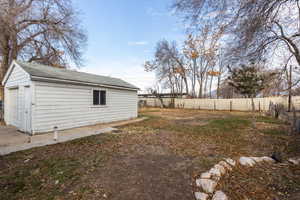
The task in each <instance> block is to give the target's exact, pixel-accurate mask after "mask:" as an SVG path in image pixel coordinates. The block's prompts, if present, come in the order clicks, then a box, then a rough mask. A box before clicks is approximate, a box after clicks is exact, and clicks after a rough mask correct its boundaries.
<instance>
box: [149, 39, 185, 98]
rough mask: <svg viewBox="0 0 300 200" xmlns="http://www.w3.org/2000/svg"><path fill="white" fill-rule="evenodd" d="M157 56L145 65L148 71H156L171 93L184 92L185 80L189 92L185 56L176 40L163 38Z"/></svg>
mask: <svg viewBox="0 0 300 200" xmlns="http://www.w3.org/2000/svg"><path fill="white" fill-rule="evenodd" d="M154 57H155V58H154V59H153V60H152V61H147V62H146V63H145V65H144V68H145V70H146V71H155V72H156V76H157V78H158V81H159V82H161V83H162V84H163V85H164V86H165V87H166V88H169V89H170V90H171V93H175V92H177V93H182V91H183V84H182V83H183V82H184V83H185V89H186V92H187V93H188V81H187V75H186V74H187V72H186V71H187V70H186V67H185V62H184V57H183V55H181V54H180V53H179V51H178V49H177V45H176V42H168V41H167V40H162V41H159V42H158V43H157V46H156V50H155V56H154Z"/></svg>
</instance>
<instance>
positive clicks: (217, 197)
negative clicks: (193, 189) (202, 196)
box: [212, 190, 228, 200]
mask: <svg viewBox="0 0 300 200" xmlns="http://www.w3.org/2000/svg"><path fill="white" fill-rule="evenodd" d="M212 200H228V197H227V196H226V194H225V193H224V192H222V191H220V190H219V191H216V193H215V194H214V196H213V198H212Z"/></svg>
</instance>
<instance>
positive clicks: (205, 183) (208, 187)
mask: <svg viewBox="0 0 300 200" xmlns="http://www.w3.org/2000/svg"><path fill="white" fill-rule="evenodd" d="M196 185H197V186H199V187H201V188H202V189H203V191H204V192H207V193H213V192H214V191H215V188H216V186H217V182H216V181H213V180H211V179H202V178H200V179H197V180H196Z"/></svg>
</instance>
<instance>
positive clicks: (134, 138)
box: [0, 109, 300, 200]
mask: <svg viewBox="0 0 300 200" xmlns="http://www.w3.org/2000/svg"><path fill="white" fill-rule="evenodd" d="M140 115H141V116H147V117H148V119H147V120H145V121H143V122H139V123H135V124H131V125H127V126H123V127H119V131H117V132H116V133H110V134H103V135H98V136H92V137H87V138H84V139H79V140H75V141H72V142H68V143H64V144H57V145H52V146H46V147H41V148H36V149H32V150H29V151H24V152H18V153H14V154H11V155H8V156H4V157H1V158H0V199H130V200H135V199H193V198H194V197H193V191H195V190H197V188H195V187H194V178H195V177H197V176H198V175H199V174H200V173H202V172H204V171H205V170H207V169H209V168H211V167H212V166H213V165H214V164H215V163H216V162H218V161H219V160H221V159H222V158H224V157H232V158H235V157H239V156H241V155H244V156H262V155H271V154H272V152H274V151H278V150H280V151H282V154H283V156H284V158H286V157H289V156H295V155H299V153H300V152H299V148H298V147H299V144H300V142H299V141H298V140H295V139H294V138H291V136H288V135H287V134H286V131H285V130H286V125H285V124H283V123H282V122H280V121H277V120H274V119H270V118H267V117H261V116H257V129H253V128H252V126H251V121H250V119H251V116H250V115H249V114H248V113H244V112H211V111H199V110H179V109H145V110H142V111H141V112H140ZM270 169H271V168H270ZM283 169H284V168H279V169H278V170H277V171H276V174H279V175H282V174H283V173H285V171H284V170H283ZM236 173H239V171H237V172H236ZM255 173H256V172H255ZM259 173H260V172H257V174H259ZM270 173H272V171H270ZM249 174H250V175H249ZM289 174H290V175H289V179H291V180H293V181H294V180H296V179H297V178H298V174H297V173H296V172H295V171H293V169H292V170H291V171H290V172H289ZM249 176H250V177H252V176H251V171H249V172H245V173H242V175H241V174H236V175H233V176H230V177H229V176H228V177H226V179H224V180H223V181H224V184H223V185H227V186H228V187H226V188H224V190H225V191H226V192H229V191H232V190H236V191H237V192H240V191H242V190H238V189H237V188H239V186H243V185H244V182H243V181H245V180H248V179H249V180H250V179H251V178H249ZM261 176H262V177H265V176H268V177H269V173H267V172H266V171H265V170H262V174H261ZM235 177H238V178H235ZM252 179H253V183H249V186H248V185H247V188H246V189H247V191H246V192H245V191H244V193H245V194H246V195H248V197H251V199H259V198H261V197H265V196H263V195H264V194H265V193H263V192H261V191H260V190H256V189H253V187H254V188H255V187H257V186H260V185H256V184H255V180H256V177H255V176H254V177H252ZM240 180H242V181H240ZM277 180H278V181H279V182H280V184H282V185H287V187H289V185H288V184H287V183H286V182H285V181H281V180H283V179H276V177H274V178H272V177H271V178H270V180H268V181H277ZM227 183H228V184H227ZM264 185H266V191H268V192H270V195H269V196H270V197H272V195H273V192H274V190H271V189H269V187H273V186H269V185H268V184H264ZM282 185H281V186H280V187H279V186H278V187H279V188H285V187H283V186H282ZM221 186H222V185H220V187H221ZM293 186H294V188H295V189H288V190H286V189H282V191H284V192H283V193H284V195H283V196H280V197H284V198H285V197H288V196H289V195H291V194H293V193H295V192H297V190H298V189H299V187H300V186H299V182H297V181H294V182H293ZM274 187H275V186H274ZM248 191H249V192H248ZM253 191H254V193H253ZM279 191H280V189H279ZM276 192H277V191H276ZM229 194H230V195H231V197H232V198H233V199H238V198H239V197H240V196H237V193H234V192H233V193H232V192H230V193H229ZM249 194H252V195H251V196H249ZM274 195H275V194H274Z"/></svg>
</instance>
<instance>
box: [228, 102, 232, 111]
mask: <svg viewBox="0 0 300 200" xmlns="http://www.w3.org/2000/svg"><path fill="white" fill-rule="evenodd" d="M229 110H230V112H231V111H232V101H230V102H229Z"/></svg>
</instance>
